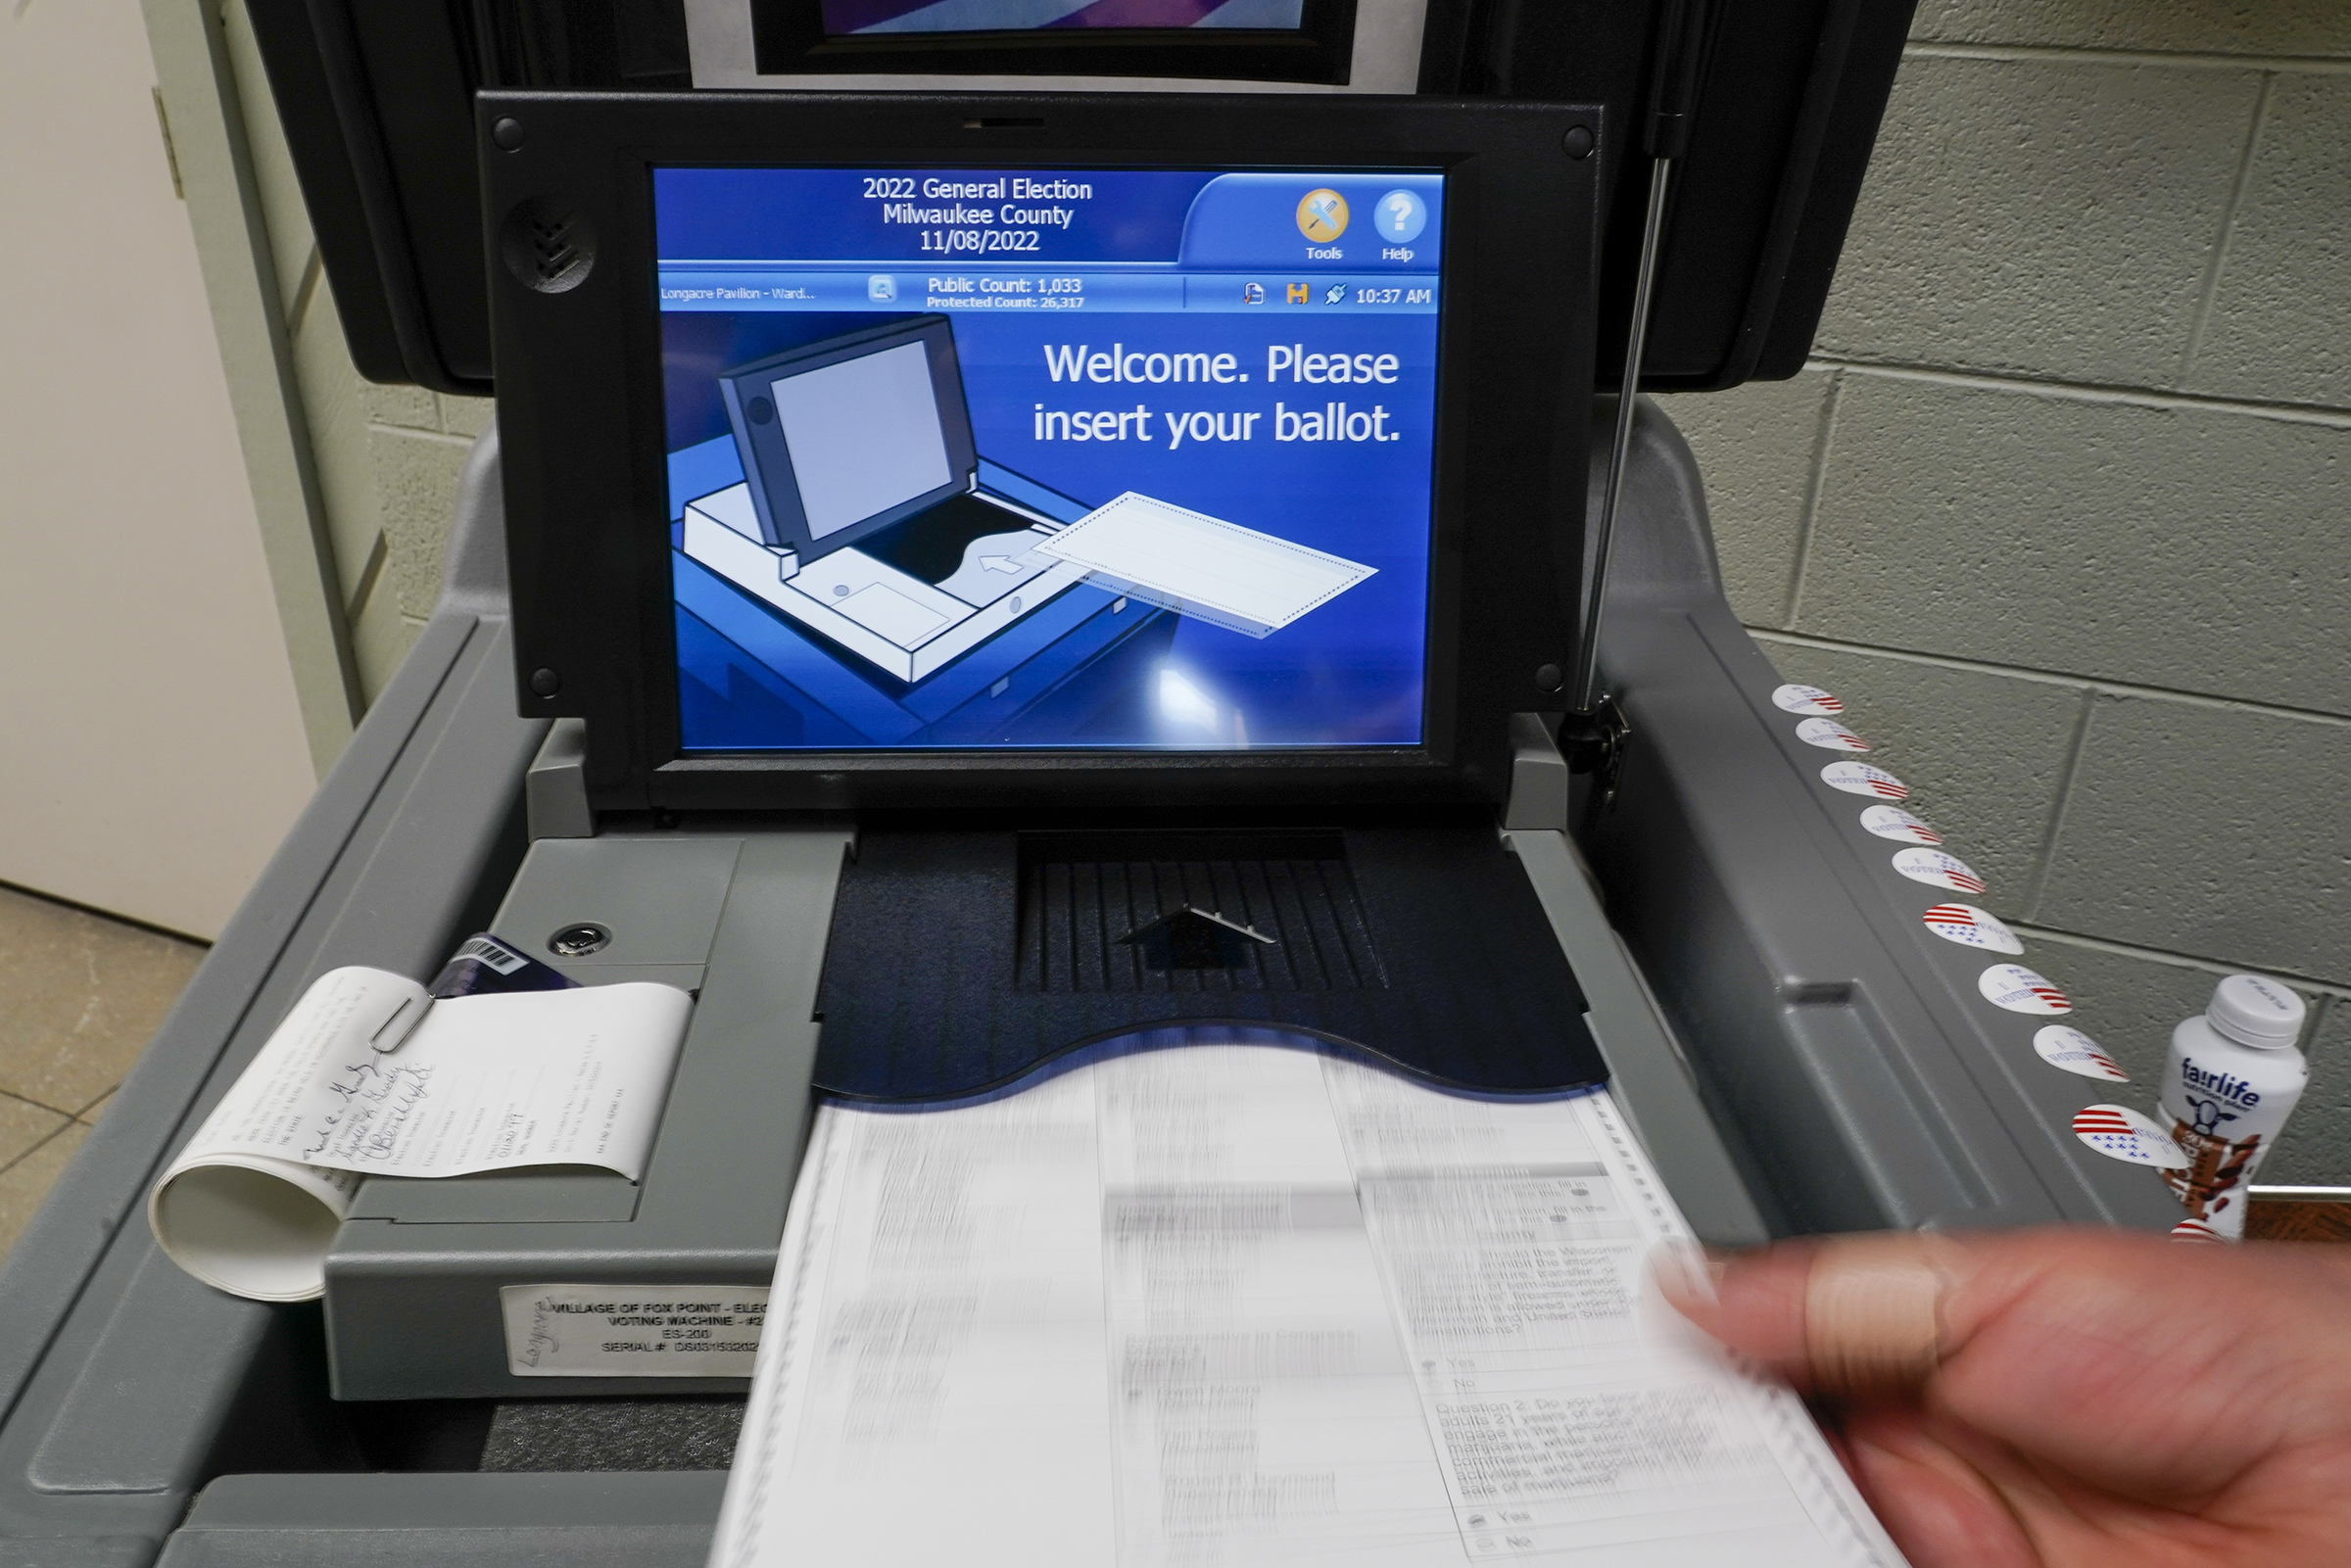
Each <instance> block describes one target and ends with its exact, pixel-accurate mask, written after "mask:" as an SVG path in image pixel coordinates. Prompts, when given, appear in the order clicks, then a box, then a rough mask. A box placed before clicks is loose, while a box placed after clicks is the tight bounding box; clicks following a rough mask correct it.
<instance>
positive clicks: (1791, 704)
mask: <svg viewBox="0 0 2351 1568" xmlns="http://www.w3.org/2000/svg"><path fill="white" fill-rule="evenodd" d="M1771 704H1772V706H1773V707H1775V708H1778V709H1779V710H1780V711H1782V712H1783V713H1808V714H1815V715H1819V716H1821V717H1824V718H1825V717H1830V716H1833V715H1835V714H1840V713H1843V712H1844V711H1845V704H1844V703H1842V702H1840V701H1838V700H1837V699H1836V697H1834V696H1833V695H1831V694H1830V693H1829V692H1826V691H1824V690H1822V689H1820V688H1819V687H1816V686H1798V685H1794V684H1791V685H1788V686H1784V687H1781V688H1780V689H1778V690H1776V691H1774V692H1772V694H1771Z"/></svg>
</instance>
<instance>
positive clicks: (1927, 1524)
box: [1846, 1409, 2041, 1568]
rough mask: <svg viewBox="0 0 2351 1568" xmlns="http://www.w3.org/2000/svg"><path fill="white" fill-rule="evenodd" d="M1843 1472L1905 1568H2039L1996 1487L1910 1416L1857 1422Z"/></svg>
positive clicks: (1886, 1412)
mask: <svg viewBox="0 0 2351 1568" xmlns="http://www.w3.org/2000/svg"><path fill="white" fill-rule="evenodd" d="M1846 1468H1847V1470H1848V1471H1849V1472H1850V1473H1851V1475H1852V1478H1853V1484H1854V1485H1855V1486H1857V1487H1859V1488H1860V1489H1861V1495H1862V1496H1863V1497H1866V1498H1867V1499H1868V1500H1869V1505H1870V1507H1871V1509H1872V1510H1874V1511H1875V1512H1876V1514H1877V1516H1878V1521H1879V1523H1881V1524H1883V1525H1884V1526H1885V1527H1886V1533H1887V1534H1888V1535H1890V1536H1892V1537H1894V1540H1895V1545H1897V1546H1899V1547H1901V1549H1902V1555H1903V1556H1905V1557H1907V1558H1908V1559H1909V1560H1910V1563H1911V1568H2039V1563H2040V1561H2041V1557H2040V1553H2039V1551H2038V1550H2037V1549H2036V1547H2035V1546H2034V1544H2033V1541H2032V1537H2031V1536H2030V1534H2029V1533H2028V1532H2027V1531H2026V1530H2025V1528H2024V1527H2023V1525H2022V1524H2021V1523H2019V1521H2018V1520H2017V1517H2016V1515H2015V1513H2014V1512H2012V1511H2011V1510H2010V1508H2009V1506H2008V1504H2007V1503H2006V1502H2005V1501H2004V1500H2003V1498H2002V1497H2001V1495H2000V1491H1999V1489H1998V1488H1997V1487H1996V1486H1994V1485H1993V1484H1992V1482H1991V1480H1990V1478H1988V1477H1986V1476H1985V1475H1984V1474H1983V1473H1982V1472H1981V1471H1980V1470H1979V1469H1977V1467H1976V1466H1975V1465H1973V1464H1972V1463H1970V1462H1969V1460H1968V1458H1967V1456H1966V1455H1964V1454H1962V1453H1960V1452H1958V1451H1957V1450H1955V1449H1952V1448H1950V1447H1949V1446H1948V1445H1947V1444H1945V1443H1943V1441H1942V1440H1941V1438H1940V1437H1939V1436H1938V1435H1937V1434H1936V1432H1935V1431H1934V1430H1933V1427H1932V1425H1931V1423H1929V1422H1928V1421H1926V1420H1924V1419H1922V1418H1921V1417H1920V1416H1918V1415H1917V1414H1916V1413H1915V1412H1913V1411H1910V1410H1905V1409H1878V1410H1872V1411H1869V1412H1866V1413H1863V1414H1860V1415H1858V1416H1856V1417H1855V1418H1854V1420H1853V1421H1852V1423H1851V1425H1850V1427H1849V1429H1848V1431H1847V1436H1846Z"/></svg>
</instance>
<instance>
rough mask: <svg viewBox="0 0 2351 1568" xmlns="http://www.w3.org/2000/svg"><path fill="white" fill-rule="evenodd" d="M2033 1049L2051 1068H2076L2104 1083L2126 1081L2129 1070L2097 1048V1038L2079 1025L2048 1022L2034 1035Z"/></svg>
mask: <svg viewBox="0 0 2351 1568" xmlns="http://www.w3.org/2000/svg"><path fill="white" fill-rule="evenodd" d="M2033 1049H2034V1050H2035V1051H2037V1052H2039V1055H2040V1059H2041V1060H2042V1061H2043V1062H2046V1063H2047V1064H2048V1065H2049V1066H2051V1067H2053V1068H2058V1069H2062V1070H2064V1071H2067V1072H2078V1073H2080V1074H2081V1075H2082V1076H2083V1077H2086V1078H2096V1079H2098V1080H2099V1081H2101V1082H2104V1083H2129V1082H2130V1081H2131V1074H2130V1073H2128V1072H2125V1071H2124V1070H2123V1069H2122V1067H2121V1065H2120V1064H2119V1063H2117V1062H2116V1061H2115V1060H2114V1058H2112V1057H2110V1056H2108V1055H2107V1054H2106V1053H2105V1052H2103V1051H2101V1050H2099V1049H2098V1042H2097V1041H2095V1040H2093V1039H2091V1038H2090V1037H2089V1036H2088V1035H2087V1034H2084V1033H2083V1032H2082V1031H2081V1030H2080V1029H2076V1028H2069V1027H2067V1026H2066V1025H2065V1024H2062V1023H2051V1024H2048V1025H2046V1026H2045V1027H2043V1028H2041V1029H2039V1031H2037V1032H2036V1033H2035V1034H2034V1036H2033Z"/></svg>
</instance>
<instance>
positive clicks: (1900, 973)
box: [1577, 400, 2180, 1232]
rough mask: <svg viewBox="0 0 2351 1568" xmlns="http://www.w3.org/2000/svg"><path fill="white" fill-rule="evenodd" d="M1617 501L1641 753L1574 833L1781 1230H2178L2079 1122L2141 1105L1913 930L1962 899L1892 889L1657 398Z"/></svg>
mask: <svg viewBox="0 0 2351 1568" xmlns="http://www.w3.org/2000/svg"><path fill="white" fill-rule="evenodd" d="M1599 417H1600V418H1601V419H1603V420H1612V419H1613V417H1614V409H1613V407H1612V406H1604V407H1603V409H1602V410H1601V413H1600V416H1599ZM1605 429H1606V425H1605V423H1596V425H1595V431H1596V433H1597V432H1601V431H1604V430H1605ZM1622 505H1623V511H1622V514H1621V521H1620V523H1619V533H1618V537H1617V546H1616V551H1615V557H1614V562H1613V566H1612V570H1611V573H1610V587H1609V598H1608V609H1607V616H1606V618H1605V620H1604V623H1603V625H1604V632H1603V636H1602V643H1601V649H1600V662H1601V668H1602V672H1603V676H1604V678H1605V681H1606V683H1607V689H1610V690H1613V691H1615V692H1617V693H1618V694H1619V697H1620V700H1621V702H1622V705H1623V707H1624V710H1625V713H1626V715H1627V717H1628V719H1629V721H1630V723H1631V726H1632V740H1631V744H1630V747H1629V750H1628V753H1627V756H1626V759H1625V763H1624V772H1623V777H1622V783H1621V787H1620V788H1619V790H1618V792H1617V794H1616V796H1615V798H1614V800H1613V802H1612V803H1611V804H1608V805H1607V806H1605V807H1602V808H1597V809H1585V808H1586V807H1587V806H1588V802H1580V801H1579V809H1578V820H1577V832H1578V836H1579V837H1580V838H1581V840H1582V841H1583V843H1584V844H1585V846H1586V852H1587V853H1588V855H1589V856H1590V859H1591V863H1592V865H1593V867H1594V869H1595V870H1596V871H1597V872H1598V873H1599V877H1600V880H1601V884H1602V885H1603V886H1604V887H1605V888H1606V889H1607V908H1608V915H1609V918H1610V920H1611V922H1612V923H1613V924H1614V926H1615V927H1616V928H1617V929H1618V930H1619V931H1621V932H1622V933H1623V935H1624V938H1625V940H1626V941H1627V942H1628V943H1629V944H1630V945H1631V948H1632V951H1633V953H1634V955H1635V956H1636V957H1637V958H1638V959H1639V961H1640V967H1641V970H1642V972H1643V973H1645V974H1648V975H1649V977H1650V979H1651V980H1652V982H1653V983H1654V984H1655V988H1656V994H1657V997H1658V999H1659V1001H1660V1002H1661V1003H1662V1004H1663V1007H1664V1010H1665V1012H1666V1014H1667V1015H1668V1016H1669V1017H1670V1018H1671V1019H1672V1020H1673V1021H1674V1024H1675V1027H1676V1029H1677V1031H1678V1033H1679V1035H1680V1037H1681V1039H1682V1040H1683V1042H1684V1043H1685V1045H1686V1047H1687V1049H1688V1051H1689V1053H1690V1059H1691V1064H1692V1067H1693V1069H1694V1071H1695V1073H1696V1077H1697V1081H1698V1083H1699V1085H1700V1088H1701V1090H1702V1092H1703V1095H1704V1097H1705V1100H1706V1103H1707V1106H1708V1108H1709V1109H1710V1110H1711V1111H1712V1113H1713V1120H1714V1122H1715V1124H1716V1125H1717V1126H1720V1127H1721V1128H1723V1129H1724V1131H1725V1134H1726V1136H1727V1137H1728V1139H1729V1141H1730V1143H1731V1145H1732V1149H1733V1152H1734V1154H1735V1155H1736V1156H1737V1157H1738V1158H1739V1161H1740V1164H1741V1168H1742V1171H1743V1173H1744V1174H1745V1175H1746V1176H1747V1178H1748V1186H1749V1190H1750V1192H1751V1195H1752V1196H1753V1197H1754V1199H1755V1201H1756V1202H1757V1203H1758V1204H1759V1205H1762V1206H1763V1208H1764V1211H1765V1212H1766V1215H1767V1217H1768V1218H1769V1219H1770V1221H1771V1223H1772V1226H1773V1228H1774V1229H1775V1230H1779V1231H1782V1232H1809V1231H1847V1230H1869V1229H1878V1228H1896V1229H1908V1228H1913V1227H1920V1226H1936V1227H1968V1226H2012V1225H2028V1224H2042V1223H2053V1222H2056V1221H2059V1220H2073V1221H2083V1222H2094V1223H2106V1224H2118V1225H2130V1226H2136V1227H2142V1228H2147V1229H2169V1228H2170V1227H2171V1226H2172V1225H2173V1224H2175V1223H2177V1222H2178V1220H2179V1218H2180V1210H2179V1206H2178V1205H2177V1204H2176V1203H2174V1202H2173V1201H2172V1199H2171V1197H2170V1195H2169V1194H2168V1193H2167V1192H2166V1191H2165V1190H2164V1188H2163V1185H2162V1183H2161V1182H2160V1181H2159V1180H2158V1179H2157V1178H2156V1176H2155V1173H2154V1172H2153V1171H2152V1170H2149V1169H2146V1168H2143V1167H2139V1166H2135V1165H2128V1164H2122V1163H2120V1162H2117V1161H2115V1160H2111V1159H2109V1158H2107V1157H2106V1156H2104V1155H2101V1154H2098V1153H2096V1152H2095V1151H2094V1150H2091V1149H2090V1148H2088V1147H2087V1146H2086V1145H2085V1144H2083V1143H2082V1141H2081V1140H2080V1139H2078V1138H2076V1137H2075V1136H2074V1134H2073V1130H2072V1122H2073V1117H2074V1113H2075V1112H2077V1111H2079V1110H2081V1109H2082V1108H2083V1107H2085V1106H2087V1105H2091V1104H2095V1103H2098V1102H2101V1101H2108V1100H2114V1099H2118V1098H2126V1099H2128V1098H2143V1096H2144V1095H2145V1093H2146V1091H2145V1090H2144V1089H2134V1088H2132V1087H2129V1086H2124V1085H2116V1084H2111V1083H2104V1082H2099V1081H2096V1080H2092V1079H2089V1078H2084V1077H2079V1076H2076V1075H2074V1074H2072V1073H2069V1072H2064V1071H2060V1070H2058V1069H2054V1068H2051V1067H2049V1066H2048V1065H2047V1064H2046V1063H2044V1062H2042V1061H2041V1060H2040V1059H2039V1056H2038V1055H2037V1054H2036V1053H2035V1051H2034V1049H2033V1043H2032V1041H2033V1034H2034V1031H2035V1029H2036V1028H2038V1027H2039V1026H2040V1025H2042V1024H2045V1023H2047V1022H2051V1021H2050V1020H2048V1019H2045V1018H2026V1017H2020V1016H2019V1015H2017V1014H2014V1013H2009V1012H2004V1011H2002V1010H2001V1009H2000V1008H1998V1007H1996V1006H1994V1005H1993V1004H1992V1003H1991V1002H1989V1001H1987V1000H1985V999H1984V997H1983V995H1982V994H1981V993H1980V992H1979V990H1978V989H1977V983H1976V982H1977V976H1978V975H1979V974H1982V973H1983V971H1984V970H1985V969H1986V968H1987V967H1989V966H1991V965H1993V964H1998V963H2005V962H2009V960H2008V959H2006V958H2005V957H2003V956H2002V955H1999V954H1995V953H1986V952H1981V951H1977V950H1974V949H1971V948H1966V947H1962V946H1959V945H1957V944H1955V943H1952V942H1949V941H1945V940H1944V939H1943V938H1942V937H1940V936H1937V935H1935V934H1934V933H1933V932H1931V931H1930V930H1929V929H1928V928H1927V927H1926V926H1925V924H1924V923H1923V922H1922V920H1921V919H1920V917H1921V916H1922V915H1923V914H1924V913H1925V912H1926V910H1927V909H1928V908H1929V907H1930V906H1932V905H1935V904H1938V903H1942V902H1943V901H1944V900H1946V899H1947V898H1949V897H1950V896H1951V895H1950V894H1948V893H1940V892H1937V891H1936V890H1935V889H1933V888H1929V887H1925V886H1922V885H1920V884H1919V883H1917V882H1913V881H1910V880H1908V879H1905V878H1903V877H1901V876H1899V875H1898V874H1896V873H1895V871H1894V870H1893V868H1892V866H1891V864H1890V860H1891V856H1892V853H1893V851H1894V850H1895V848H1896V847H1898V846H1896V845H1895V844H1892V843H1890V842H1888V841H1887V840H1885V839H1882V838H1878V837H1875V836H1873V835H1872V834H1870V833H1869V832H1867V830H1865V829H1863V828H1862V827H1861V825H1860V817H1861V813H1862V811H1863V810H1864V809H1865V808H1866V807H1867V806H1868V805H1869V804H1870V803H1871V802H1870V801H1869V800H1866V799H1863V798H1861V797H1858V796H1854V795H1850V794H1846V793H1842V792H1840V791H1838V790H1836V789H1834V788H1832V787H1830V786H1829V785H1828V784H1825V783H1823V782H1822V780H1821V778H1820V771H1821V769H1822V768H1823V767H1824V766H1825V765H1826V764H1828V763H1830V762H1833V761H1836V760H1839V758H1840V757H1841V756H1842V753H1839V752H1834V751H1827V750H1823V749H1821V748H1819V747H1816V746H1812V745H1808V744H1806V743H1804V742H1803V741H1801V740H1799V739H1798V738H1797V736H1796V727H1797V722H1798V718H1797V716H1796V715H1794V714H1789V713H1784V712H1782V711H1780V710H1779V709H1778V708H1777V707H1775V706H1774V705H1773V703H1772V699H1771V693H1772V691H1773V689H1775V688H1776V687H1778V686H1779V685H1780V676H1779V673H1778V672H1777V671H1776V670H1774V669H1773V668H1772V666H1771V663H1770V661H1769V660H1767V659H1766V658H1765V657H1764V656H1763V654H1762V652H1761V650H1760V649H1758V648H1757V647H1756V645H1755V642H1754V640H1753V639H1752V638H1751V637H1749V636H1748V635H1747V632H1746V629H1745V628H1743V627H1742V626H1741V625H1740V624H1739V622H1738V620H1737V619H1736V618H1735V617H1734V616H1733V615H1732V614H1731V609H1730V605H1729V604H1728V603H1727V602H1726V601H1725V599H1724V597H1723V594H1722V587H1721V581H1720V577H1719V575H1718V572H1717V570H1716V566H1715V561H1714V546H1713V535H1712V532H1711V530H1710V528H1709V525H1708V522H1707V517H1706V501H1705V492H1704V489H1703V485H1702V484H1701V482H1700V478H1699V472H1698V464H1697V462H1696V460H1695V459H1694V458H1693V457H1692V456H1691V454H1690V449H1689V447H1688V446H1687V445H1686V444H1685V443H1684V442H1683V440H1682V437H1681V433H1680V432H1679V431H1677V430H1675V429H1674V427H1673V424H1672V422H1671V421H1670V420H1668V419H1667V418H1666V417H1665V416H1664V414H1663V413H1661V412H1660V411H1659V410H1658V409H1657V408H1656V406H1655V404H1652V403H1650V402H1648V401H1647V400H1643V401H1642V402H1641V404H1639V405H1638V407H1637V409H1636V419H1635V425H1634V450H1633V457H1632V460H1631V462H1630V463H1629V465H1628V472H1627V474H1626V478H1625V488H1624V497H1623V502H1622ZM1856 722H1857V723H1862V724H1864V725H1865V723H1866V715H1863V716H1861V717H1860V718H1859V719H1857V720H1856ZM2022 962H2024V963H2027V964H2030V963H2032V962H2033V955H2032V954H2031V953H2030V952H2028V953H2027V954H2026V955H2025V957H2024V959H2023V960H2022ZM2093 1026H2094V1024H2093Z"/></svg>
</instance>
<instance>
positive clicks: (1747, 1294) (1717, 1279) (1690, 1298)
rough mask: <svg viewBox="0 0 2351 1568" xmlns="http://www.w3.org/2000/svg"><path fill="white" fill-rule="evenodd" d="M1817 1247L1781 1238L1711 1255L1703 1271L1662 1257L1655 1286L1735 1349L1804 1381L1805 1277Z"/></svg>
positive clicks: (1676, 1306)
mask: <svg viewBox="0 0 2351 1568" xmlns="http://www.w3.org/2000/svg"><path fill="white" fill-rule="evenodd" d="M1819 1247H1820V1244H1819V1243H1818V1242H1814V1241H1808V1240H1807V1241H1791V1242H1782V1243H1780V1244H1779V1245H1777V1246H1775V1247H1766V1248H1764V1249H1762V1250H1760V1251H1758V1252H1751V1253H1741V1254H1737V1255H1735V1256H1731V1257H1728V1258H1723V1257H1716V1258H1712V1259H1708V1260H1707V1263H1706V1266H1705V1267H1704V1268H1703V1270H1702V1269H1694V1268H1690V1267H1687V1266H1663V1263H1662V1261H1661V1262H1660V1265H1659V1266H1657V1267H1656V1268H1655V1274H1656V1279H1657V1287H1658V1289H1659V1290H1660V1291H1661V1292H1663V1294H1664V1297H1665V1299H1666V1301H1668V1302H1670V1303H1671V1304H1672V1305H1673V1307H1674V1309H1675V1310H1676V1311H1678V1312H1680V1313H1681V1314H1682V1315H1683V1316H1684V1317H1687V1318H1688V1319H1690V1321H1691V1322H1693V1323H1695V1324H1696V1325H1697V1326H1698V1327H1700V1328H1701V1329H1703V1330H1704V1331H1705V1332H1706V1333H1708V1334H1710V1335H1712V1336H1713V1337H1714V1338H1715V1339H1717V1340H1720V1341H1721V1342H1722V1343H1723V1344H1725V1345H1727V1346H1729V1347H1730V1348H1731V1349H1732V1350H1734V1351H1737V1352H1739V1353H1741V1354H1745V1355H1750V1356H1752V1357H1754V1358H1755V1359H1756V1360H1758V1361H1761V1362H1763V1363H1764V1364H1766V1365H1768V1366H1770V1367H1771V1368H1773V1369H1774V1370H1775V1371H1778V1372H1779V1373H1780V1374H1781V1375H1783V1376H1786V1377H1790V1378H1795V1379H1797V1380H1799V1382H1800V1381H1805V1380H1806V1379H1805V1373H1806V1370H1807V1366H1808V1357H1807V1355H1806V1353H1805V1348H1804V1279H1805V1276H1806V1274H1807V1273H1808V1272H1809V1271H1810V1269H1811V1266H1812V1255H1813V1254H1814V1253H1815V1252H1817V1251H1818V1250H1819ZM1708 1285H1710V1286H1711V1289H1708V1288H1707V1286H1708Z"/></svg>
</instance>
